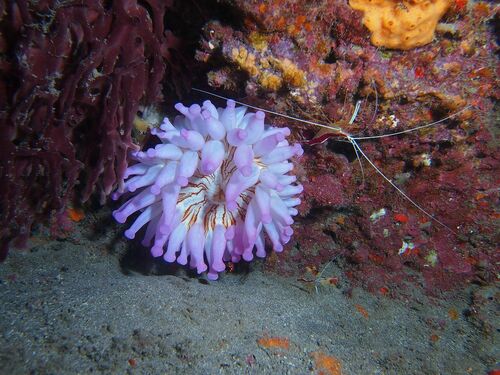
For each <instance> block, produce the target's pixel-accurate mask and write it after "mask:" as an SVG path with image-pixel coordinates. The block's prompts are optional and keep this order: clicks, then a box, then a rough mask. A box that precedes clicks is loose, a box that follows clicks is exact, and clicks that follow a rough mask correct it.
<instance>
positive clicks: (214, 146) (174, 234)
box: [113, 100, 303, 280]
mask: <svg viewBox="0 0 500 375" xmlns="http://www.w3.org/2000/svg"><path fill="white" fill-rule="evenodd" d="M175 108H176V109H177V110H178V111H179V112H180V113H182V116H177V117H176V118H175V121H174V124H172V123H171V122H170V121H169V120H168V119H167V118H165V120H164V122H163V124H162V125H161V126H160V129H154V130H153V131H152V133H153V134H154V135H156V136H157V137H158V138H160V140H161V141H162V143H160V144H159V145H157V146H156V147H155V148H150V149H148V150H146V152H143V151H138V152H134V153H132V159H134V160H136V161H137V163H136V164H134V165H132V166H131V167H129V168H128V169H127V170H126V173H125V178H126V181H125V183H124V185H123V187H122V188H121V189H120V190H119V191H117V192H115V194H114V195H113V197H114V198H115V199H117V198H118V197H119V196H120V195H122V194H123V193H125V192H129V195H130V193H134V194H133V197H132V198H130V199H129V200H128V201H127V202H126V203H125V204H123V205H122V206H121V207H120V208H119V209H118V210H116V211H114V212H113V216H114V217H115V219H116V220H117V221H118V222H120V223H124V222H125V221H126V220H127V218H128V217H129V216H130V215H132V214H134V213H135V212H137V211H139V212H140V214H139V215H138V216H137V218H136V219H135V221H134V223H133V224H132V226H131V227H130V228H129V229H127V230H126V231H125V236H126V237H127V238H130V239H132V238H134V237H135V235H136V233H137V232H138V231H139V229H141V228H142V227H143V226H144V225H146V224H147V228H146V233H145V237H144V240H143V241H142V243H143V245H144V246H152V247H151V253H152V255H153V256H154V257H159V256H162V255H163V258H164V259H165V261H167V262H174V261H177V263H179V264H182V265H185V264H187V263H188V262H189V265H190V267H192V268H196V270H197V272H198V273H202V272H205V271H207V270H208V278H209V279H211V280H216V279H217V277H218V273H219V272H222V271H224V269H225V264H224V262H225V261H231V262H238V261H239V260H240V259H241V258H243V259H244V260H246V261H250V260H252V259H253V256H254V250H255V255H257V256H258V257H265V255H266V252H265V248H264V232H265V233H267V236H268V237H269V240H270V242H271V243H272V246H273V250H274V251H276V252H280V251H282V250H283V245H284V244H286V243H287V242H288V241H289V240H290V237H291V235H292V233H293V230H292V229H291V227H290V225H291V224H292V223H293V219H292V216H294V215H296V214H297V210H296V209H295V208H294V207H295V206H297V205H298V204H299V203H300V199H299V198H297V196H298V195H299V194H300V193H301V192H302V185H297V184H295V185H294V182H295V180H296V178H295V176H291V175H289V174H288V172H290V171H291V170H292V168H293V165H292V163H291V162H290V161H289V159H290V158H291V157H293V156H300V155H302V153H303V151H302V148H301V147H300V145H298V144H295V145H289V144H288V142H287V141H286V139H285V138H286V137H287V136H288V135H289V134H290V130H289V129H288V128H273V127H269V126H266V125H265V124H264V113H263V112H260V111H259V112H256V113H246V109H247V108H246V107H238V108H236V106H235V103H234V101H232V100H228V102H227V107H226V108H218V109H217V108H215V107H214V105H213V104H212V103H211V102H210V101H208V100H207V101H205V102H204V103H203V106H202V107H200V106H199V105H197V104H193V105H192V106H191V107H189V108H187V107H185V106H183V105H182V104H180V103H179V104H177V105H176V106H175Z"/></svg>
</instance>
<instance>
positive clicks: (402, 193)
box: [347, 135, 457, 235]
mask: <svg viewBox="0 0 500 375" xmlns="http://www.w3.org/2000/svg"><path fill="white" fill-rule="evenodd" d="M347 139H348V140H349V141H350V142H351V144H352V145H353V147H354V148H355V149H357V150H358V152H359V153H360V154H361V155H362V156H363V158H365V160H366V161H367V162H368V163H369V164H370V165H371V166H372V168H373V169H375V171H376V172H377V173H378V174H379V175H380V176H382V178H383V179H384V180H386V181H387V182H388V183H389V184H390V185H391V186H392V187H393V188H394V189H396V191H397V192H398V193H399V194H401V195H402V196H403V197H405V198H406V199H407V200H408V202H410V203H411V204H412V205H413V206H415V207H416V208H418V209H419V210H420V211H421V212H423V213H424V214H425V215H426V216H427V217H429V218H430V219H431V220H433V221H435V222H436V223H438V224H440V225H441V226H443V227H444V228H446V229H448V230H449V231H450V232H451V233H453V234H455V235H456V234H457V233H456V232H455V231H454V230H453V229H451V228H450V227H449V226H448V225H446V224H445V223H443V222H442V221H440V220H439V219H437V218H436V217H435V216H434V215H432V214H431V213H430V212H427V211H426V210H425V209H424V208H423V207H422V206H420V205H419V204H418V203H417V202H415V201H414V200H413V199H411V198H410V197H409V196H408V195H407V194H406V193H405V192H404V191H403V190H402V189H401V188H399V187H398V186H397V185H396V184H395V183H394V182H392V180H391V179H390V178H389V177H387V176H386V175H385V174H384V173H383V172H382V171H381V170H380V169H379V168H378V167H377V166H376V165H375V164H374V163H373V162H372V161H371V160H370V158H369V157H368V156H366V154H365V153H364V152H363V150H362V149H361V147H359V145H358V143H357V142H356V139H355V138H353V137H351V136H349V135H348V136H347Z"/></svg>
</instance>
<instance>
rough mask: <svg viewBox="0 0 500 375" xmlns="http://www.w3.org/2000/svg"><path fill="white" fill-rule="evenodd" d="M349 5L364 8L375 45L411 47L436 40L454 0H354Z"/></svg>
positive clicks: (365, 20)
mask: <svg viewBox="0 0 500 375" xmlns="http://www.w3.org/2000/svg"><path fill="white" fill-rule="evenodd" d="M349 5H350V6H351V7H352V8H353V9H356V10H361V11H363V13H364V15H363V25H365V26H366V27H367V28H368V29H369V30H370V32H371V33H372V36H371V41H372V43H373V44H374V45H376V46H380V47H388V48H395V49H402V50H407V49H412V48H415V47H420V46H423V45H425V44H427V43H430V42H431V41H432V38H433V37H434V31H435V30H436V26H437V23H438V21H439V20H440V19H441V17H443V15H444V14H445V13H446V11H447V10H448V8H449V7H450V5H451V0H407V1H396V0H376V1H372V0H350V1H349Z"/></svg>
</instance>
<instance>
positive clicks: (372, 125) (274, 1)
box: [196, 0, 500, 294]
mask: <svg viewBox="0 0 500 375" xmlns="http://www.w3.org/2000/svg"><path fill="white" fill-rule="evenodd" d="M227 3H231V4H232V5H233V6H234V7H235V8H236V9H237V10H238V12H240V13H241V14H243V15H244V22H242V24H241V25H234V24H224V23H222V22H217V20H213V21H211V22H209V23H207V25H206V27H205V30H204V32H205V34H204V40H203V41H202V43H201V45H200V48H199V50H198V52H197V55H196V57H197V58H198V59H199V60H200V61H203V62H206V63H208V64H210V67H211V70H210V71H209V72H208V74H207V80H208V84H209V85H210V86H212V90H215V91H217V92H220V91H221V90H225V91H226V92H227V94H228V95H231V96H233V97H234V96H236V97H242V98H244V100H245V101H247V102H250V104H255V105H259V106H261V107H265V108H269V109H272V110H275V111H279V112H282V113H286V114H289V115H295V116H299V117H303V118H306V119H313V120H316V121H320V122H323V123H330V124H331V123H335V126H339V127H342V128H343V129H344V130H345V132H347V133H350V134H359V135H363V136H371V135H380V134H384V133H391V132H397V131H404V130H406V129H409V128H412V127H416V126H418V125H423V124H428V123H430V122H432V121H436V120H441V119H443V118H445V117H447V116H448V115H452V114H456V113H457V112H458V111H460V110H462V111H461V112H460V113H459V114H457V115H455V116H454V117H453V118H451V119H448V120H446V121H443V122H441V123H440V124H439V125H437V126H434V127H429V128H427V129H423V130H420V131H419V132H415V133H410V134H406V135H400V136H397V137H388V138H382V139H380V140H364V141H360V145H361V147H362V148H363V150H364V152H365V153H366V154H367V155H368V156H369V157H370V158H371V159H372V160H373V162H374V163H375V165H377V166H378V167H379V168H381V169H382V170H383V171H384V173H385V174H386V175H387V176H388V177H389V178H391V179H392V180H393V181H394V182H395V183H396V184H398V186H400V187H401V188H402V189H403V190H405V191H406V192H407V193H408V194H409V196H411V197H412V199H414V200H415V201H416V202H418V203H419V204H420V205H422V206H423V207H424V208H425V209H426V210H428V211H429V212H431V213H433V214H434V215H435V216H436V217H437V218H438V219H439V220H440V221H442V222H443V223H445V224H446V225H447V226H448V227H450V228H452V229H453V231H454V232H456V233H452V232H450V231H449V230H448V229H446V228H444V227H442V226H440V225H439V224H437V223H436V222H435V221H432V220H430V219H429V218H428V217H427V216H425V215H424V214H423V213H422V212H421V211H419V210H418V209H416V208H415V207H413V206H412V205H411V204H410V203H409V202H407V201H406V200H405V199H403V198H402V197H401V196H400V195H399V194H398V193H397V192H395V190H394V189H393V188H392V187H391V186H389V185H388V184H387V183H385V182H384V181H383V180H382V179H381V177H380V176H379V175H378V174H377V173H375V172H374V170H373V169H372V168H368V167H366V163H365V168H364V176H363V175H362V174H361V169H360V166H359V163H358V162H357V160H356V154H355V153H354V151H353V149H352V147H351V146H350V145H349V144H346V143H341V142H335V139H332V140H330V141H329V142H327V143H324V144H321V145H315V146H311V147H307V148H305V153H304V156H303V157H302V158H301V163H300V164H299V165H297V168H296V170H295V174H296V175H297V178H298V179H299V181H300V182H301V183H302V184H303V185H304V193H303V199H302V204H301V205H300V206H299V207H298V210H299V216H298V219H296V220H297V221H299V223H298V225H297V226H296V230H295V236H294V238H293V240H292V241H291V242H290V244H288V245H287V246H288V247H289V248H290V251H287V252H285V253H284V254H282V255H280V256H279V257H269V258H268V260H267V261H266V266H267V269H269V270H273V271H279V272H282V273H285V274H291V275H301V276H302V274H303V273H305V272H306V270H307V269H312V268H316V269H322V268H323V267H324V265H325V264H327V263H329V262H330V261H331V260H332V259H335V261H334V263H335V264H337V265H338V266H339V267H341V269H342V271H343V274H342V275H340V274H339V275H338V277H339V280H340V281H339V285H342V284H343V285H346V284H347V282H350V283H351V284H354V285H363V286H365V287H367V288H368V289H370V290H373V291H377V292H378V291H384V293H387V290H390V293H391V294H395V293H398V292H402V291H403V289H404V286H405V283H404V281H405V280H406V281H414V282H417V283H422V284H423V285H425V287H426V288H427V290H428V291H430V292H435V293H439V292H440V291H442V290H447V289H450V288H453V287H457V286H459V285H462V283H464V282H469V281H475V282H480V283H489V282H492V281H494V280H496V279H497V278H498V272H499V256H500V255H499V253H498V251H496V248H497V243H498V242H499V227H498V217H499V214H498V209H497V206H496V205H497V203H498V197H499V191H498V186H499V185H500V181H499V180H498V176H500V160H499V154H498V139H497V138H496V137H498V135H497V133H495V132H496V131H495V126H494V124H495V119H494V116H492V115H491V111H492V108H493V106H494V103H495V101H498V99H499V98H500V91H499V90H498V87H500V85H499V81H498V69H497V68H496V66H497V65H498V61H497V58H496V57H495V54H494V52H495V50H498V45H497V44H496V40H495V36H494V32H493V31H494V30H493V28H492V27H491V24H490V20H491V19H492V18H493V17H494V15H495V13H498V9H499V8H498V6H496V7H495V5H492V4H489V3H485V2H478V3H469V5H468V6H464V5H463V4H464V2H463V1H460V2H458V1H457V2H456V3H455V4H454V5H453V6H452V8H451V9H450V11H449V12H448V15H447V16H446V18H444V19H443V20H442V21H443V22H446V28H441V29H440V30H443V31H444V32H443V31H440V30H438V31H437V32H438V33H440V34H439V37H438V38H434V40H433V41H432V42H431V43H429V44H426V45H424V46H422V47H420V48H418V49H413V50H407V51H398V50H381V49H378V48H377V47H376V46H373V45H372V44H371V43H370V41H369V39H370V35H369V33H368V30H367V29H366V28H365V27H364V26H363V24H362V22H361V17H360V16H359V15H358V14H357V11H355V10H353V9H352V8H350V7H349V6H348V5H347V4H346V3H343V2H338V1H324V2H321V3H320V4H317V3H315V4H312V3H310V2H302V1H297V0H269V1H238V0H237V1H227ZM497 17H498V16H497ZM235 49H236V50H238V51H240V50H245V51H246V52H247V54H248V55H252V61H253V66H255V68H256V70H255V72H256V74H252V73H251V71H249V70H247V69H246V67H245V66H242V65H241V64H240V63H239V62H238V61H236V60H235V59H234V56H233V54H232V51H233V50H235ZM285 60H288V61H290V63H291V66H295V67H297V71H300V72H303V74H304V76H303V77H304V82H305V84H304V85H303V86H301V85H294V84H292V83H286V84H283V79H282V73H281V71H280V70H279V69H277V68H276V67H275V66H273V65H271V64H269V65H266V62H268V61H285ZM263 62H264V63H263ZM271 75H275V76H277V77H278V78H280V81H276V82H279V84H277V85H275V86H272V85H271V86H270V85H268V84H265V83H263V82H262V80H261V79H260V77H262V76H271ZM360 99H361V100H362V107H361V111H360V113H359V114H358V117H357V119H356V121H355V122H354V123H353V124H349V123H348V120H349V118H350V117H351V115H352V113H353V109H354V106H355V103H356V101H357V100H360ZM467 106H470V107H468V108H466V107H467ZM280 121H284V120H280V119H279V118H276V120H275V122H276V123H280ZM317 131H318V128H315V127H313V126H310V125H301V124H296V125H295V126H294V128H293V131H292V135H291V137H294V138H295V139H297V140H303V141H307V140H310V139H311V138H313V137H314V136H315V134H316V133H317ZM304 143H307V142H304ZM363 177H364V178H363ZM329 270H331V268H329ZM329 270H328V272H329ZM324 276H325V277H327V276H329V275H328V274H325V275H324Z"/></svg>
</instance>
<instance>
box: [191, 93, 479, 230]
mask: <svg viewBox="0 0 500 375" xmlns="http://www.w3.org/2000/svg"><path fill="white" fill-rule="evenodd" d="M192 90H193V91H198V92H201V93H204V94H207V95H211V96H214V97H216V98H219V99H224V100H233V101H234V102H235V103H237V104H240V105H243V106H245V107H248V108H252V109H256V110H258V111H262V112H266V113H270V114H272V115H275V116H281V117H283V118H286V119H289V120H294V121H298V122H302V123H305V124H309V125H314V126H318V127H320V128H325V129H330V130H333V131H335V132H337V133H340V134H341V135H343V136H345V137H346V139H347V141H348V142H349V143H351V144H352V146H353V148H354V152H355V153H356V157H357V159H358V161H359V163H360V166H361V173H362V175H363V178H364V171H363V166H362V163H361V158H360V157H359V155H361V156H363V158H364V159H365V160H366V161H367V162H368V163H369V164H370V165H371V166H372V168H373V169H374V170H375V171H376V172H377V173H378V174H379V175H380V176H382V178H383V179H384V180H385V181H387V182H388V183H389V184H390V185H391V186H392V187H393V188H394V189H396V191H397V192H398V193H399V194H401V195H402V196H403V197H404V198H405V199H406V200H407V201H408V202H410V203H411V204H412V205H413V206H414V207H416V208H417V209H418V210H420V211H421V212H422V213H424V214H425V215H426V216H427V217H429V218H430V219H431V220H433V221H435V222H436V223H438V224H439V225H441V226H442V227H443V228H446V229H447V230H449V231H450V232H451V233H453V234H455V235H456V234H457V233H456V232H455V231H454V230H453V229H451V228H450V227H449V226H447V225H446V224H445V223H443V222H442V221H440V220H439V219H437V218H436V217H435V216H434V215H432V214H431V213H430V212H428V211H427V210H425V209H424V208H423V207H422V206H420V205H419V204H418V203H417V202H415V201H414V200H413V199H412V198H410V197H409V196H408V195H407V194H406V193H405V192H404V191H403V190H402V189H401V188H399V187H398V186H397V185H396V184H395V183H394V182H392V180H391V179H390V178H388V177H387V176H386V175H385V174H384V173H383V172H382V171H381V170H380V169H379V168H378V167H377V166H376V165H375V164H374V163H373V162H372V161H371V159H370V158H369V157H368V156H367V155H366V154H365V153H364V152H363V150H362V149H361V147H360V146H359V145H358V143H357V142H356V141H358V140H366V139H378V138H385V137H392V136H395V135H399V134H405V133H410V132H413V131H416V130H419V129H424V128H428V127H431V126H435V125H437V124H440V123H442V122H444V121H446V120H449V119H451V118H453V117H456V116H458V115H459V114H460V113H463V112H464V111H466V110H467V109H469V108H471V107H472V106H471V105H468V106H466V107H464V108H462V109H461V110H460V111H458V112H455V113H453V114H451V115H449V116H447V117H445V118H442V119H440V120H438V121H434V122H432V123H430V124H426V125H422V126H417V127H415V128H411V129H406V130H402V131H399V132H395V133H389V134H382V135H375V136H368V137H358V136H354V137H353V136H351V135H350V134H348V133H346V132H345V131H344V130H343V129H341V128H339V127H336V126H329V125H325V124H321V123H318V122H314V121H309V120H304V119H301V118H298V117H294V116H289V115H285V114H283V113H279V112H276V111H271V110H268V109H263V108H260V107H256V106H253V105H250V104H247V103H243V102H239V101H237V100H234V99H230V98H227V97H225V96H222V95H218V94H214V93H212V92H210V91H206V90H202V89H197V88H194V87H193V88H192ZM377 99H378V98H377ZM377 102H378V100H377ZM360 107H361V101H358V102H357V103H356V107H355V108H354V112H353V114H352V116H351V119H350V120H349V125H351V124H352V123H354V121H355V120H356V117H357V115H358V112H359V109H360Z"/></svg>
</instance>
